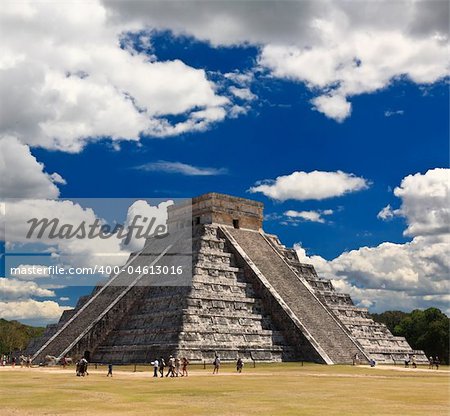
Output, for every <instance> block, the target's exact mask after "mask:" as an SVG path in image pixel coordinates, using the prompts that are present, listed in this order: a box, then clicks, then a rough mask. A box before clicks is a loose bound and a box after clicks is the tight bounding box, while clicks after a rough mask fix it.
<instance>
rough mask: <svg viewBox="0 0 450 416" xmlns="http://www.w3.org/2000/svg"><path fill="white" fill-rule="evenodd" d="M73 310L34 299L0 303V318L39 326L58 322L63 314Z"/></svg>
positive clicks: (49, 301)
mask: <svg viewBox="0 0 450 416" xmlns="http://www.w3.org/2000/svg"><path fill="white" fill-rule="evenodd" d="M67 309H71V308H70V307H68V306H61V305H59V304H58V303H57V302H54V301H51V300H45V301H37V300H34V299H27V300H18V301H11V302H0V318H3V319H8V320H12V319H18V320H22V321H23V320H28V321H31V322H36V323H39V324H41V325H42V324H45V323H49V322H55V321H57V320H58V319H59V318H60V316H61V314H62V313H63V312H64V311H65V310H67Z"/></svg>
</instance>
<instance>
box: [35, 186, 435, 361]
mask: <svg viewBox="0 0 450 416" xmlns="http://www.w3.org/2000/svg"><path fill="white" fill-rule="evenodd" d="M185 209H186V207H184V206H183V205H178V206H177V205H175V206H172V207H169V219H168V226H169V230H176V231H174V232H173V237H172V241H169V242H168V241H167V240H165V239H162V240H161V239H152V238H150V239H148V240H147V243H146V245H145V247H144V249H143V250H142V251H141V252H140V253H137V254H134V255H133V256H132V257H131V258H130V260H129V261H134V262H135V264H143V265H150V264H151V265H155V264H160V265H174V264H175V263H176V262H179V256H178V257H177V256H171V255H170V254H171V253H177V254H180V253H182V254H183V253H184V254H186V255H185V256H184V257H183V258H184V259H187V261H188V262H189V265H188V266H189V267H191V273H190V277H189V279H191V280H190V281H189V282H187V284H178V283H179V282H175V284H170V282H169V283H166V282H158V281H156V282H155V281H153V282H151V283H152V284H138V283H140V281H139V279H140V278H138V279H135V280H133V281H130V278H129V276H128V277H126V278H125V277H123V276H122V275H120V274H119V275H118V276H113V277H111V278H110V281H109V282H107V283H106V284H105V285H102V286H98V287H96V288H95V289H94V290H93V292H92V294H91V295H90V296H85V297H82V298H80V299H79V301H78V304H77V305H76V307H75V308H74V309H73V310H70V311H65V312H64V313H63V315H62V316H61V319H60V321H59V322H58V323H57V324H55V325H49V326H48V327H47V330H46V332H45V334H44V336H43V337H42V338H41V339H39V340H37V341H35V342H34V343H33V344H32V345H30V346H29V352H31V353H32V354H33V362H34V363H38V362H42V361H43V359H44V357H45V356H46V355H53V356H56V357H62V356H64V355H68V356H71V357H74V358H78V357H81V356H83V355H84V356H86V357H87V358H88V359H89V360H90V361H92V362H113V363H145V362H150V361H152V360H153V359H154V358H155V357H159V356H161V355H163V356H168V355H169V354H177V355H179V356H186V357H187V358H188V359H190V360H191V361H203V360H207V361H211V359H212V357H213V356H214V354H215V353H218V354H220V356H221V358H222V359H224V360H235V359H236V356H237V355H239V356H240V357H243V358H244V359H248V360H250V359H251V360H257V361H287V360H305V361H313V362H318V363H326V364H334V363H350V362H351V361H352V358H353V357H354V355H355V354H358V356H359V358H360V360H361V361H362V362H364V361H368V360H369V359H371V358H373V359H375V360H376V361H377V362H379V363H392V362H393V361H394V360H396V361H398V360H402V359H403V358H404V356H405V354H416V355H417V358H418V361H422V360H425V359H426V357H425V356H424V354H423V352H421V351H413V350H412V349H411V347H410V346H409V345H408V343H407V342H406V340H405V339H404V338H401V337H395V336H393V335H392V334H391V333H390V332H389V330H388V329H387V328H386V326H385V325H382V324H379V323H376V322H374V321H373V320H372V319H371V317H370V315H369V314H368V311H367V309H364V308H360V307H357V306H355V305H354V304H353V302H352V300H351V298H350V296H349V295H347V294H343V293H338V292H336V290H335V289H334V287H333V285H332V283H331V282H330V281H329V280H326V279H322V278H320V277H319V276H318V275H317V273H316V271H315V270H314V267H313V266H312V265H309V264H303V263H300V262H299V260H298V257H297V255H296V252H295V251H294V250H292V249H287V248H286V247H285V246H283V245H282V244H281V243H280V241H279V239H278V238H277V237H276V236H274V235H269V234H266V233H264V231H263V230H262V219H263V204H262V203H260V202H256V201H252V200H248V199H243V198H237V197H233V196H228V195H222V194H217V193H209V194H205V195H202V196H199V197H196V198H193V199H192V205H191V204H189V209H190V210H192V211H190V212H191V213H192V221H189V222H190V223H189V224H186V221H184V222H183V221H180V218H182V217H183V212H184V210H185ZM186 244H189V247H186ZM169 247H170V250H169ZM190 252H192V255H188V253H190ZM142 279H150V280H151V279H154V277H152V276H144V277H142ZM150 280H148V281H147V283H148V282H149V281H150Z"/></svg>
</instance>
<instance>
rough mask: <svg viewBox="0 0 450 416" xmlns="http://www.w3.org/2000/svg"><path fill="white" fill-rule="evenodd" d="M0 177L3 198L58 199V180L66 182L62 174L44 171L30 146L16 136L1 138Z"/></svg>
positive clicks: (0, 191)
mask: <svg viewBox="0 0 450 416" xmlns="http://www.w3.org/2000/svg"><path fill="white" fill-rule="evenodd" d="M0 177H1V180H0V194H1V195H2V197H3V198H29V197H34V198H56V197H58V195H59V189H58V188H57V187H56V186H55V183H60V184H64V183H65V181H64V179H63V178H62V177H61V176H60V175H59V174H58V173H53V174H51V175H49V174H47V173H46V172H44V166H43V165H42V163H39V162H38V161H37V160H36V158H35V157H34V156H33V155H32V154H31V152H30V149H29V147H28V146H26V145H24V144H22V143H20V142H19V141H18V140H17V139H16V138H14V137H12V136H2V137H0Z"/></svg>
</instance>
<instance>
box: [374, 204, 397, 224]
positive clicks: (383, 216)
mask: <svg viewBox="0 0 450 416" xmlns="http://www.w3.org/2000/svg"><path fill="white" fill-rule="evenodd" d="M396 213H397V211H395V210H393V209H392V207H391V205H390V204H388V205H386V206H385V207H384V208H383V209H382V210H381V211H380V212H379V213H378V214H377V218H378V219H380V220H383V221H389V220H391V219H392V218H394V217H395V215H396Z"/></svg>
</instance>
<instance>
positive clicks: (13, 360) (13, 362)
mask: <svg viewBox="0 0 450 416" xmlns="http://www.w3.org/2000/svg"><path fill="white" fill-rule="evenodd" d="M15 366H16V357H12V359H11V367H12V368H14V367H15Z"/></svg>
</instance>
